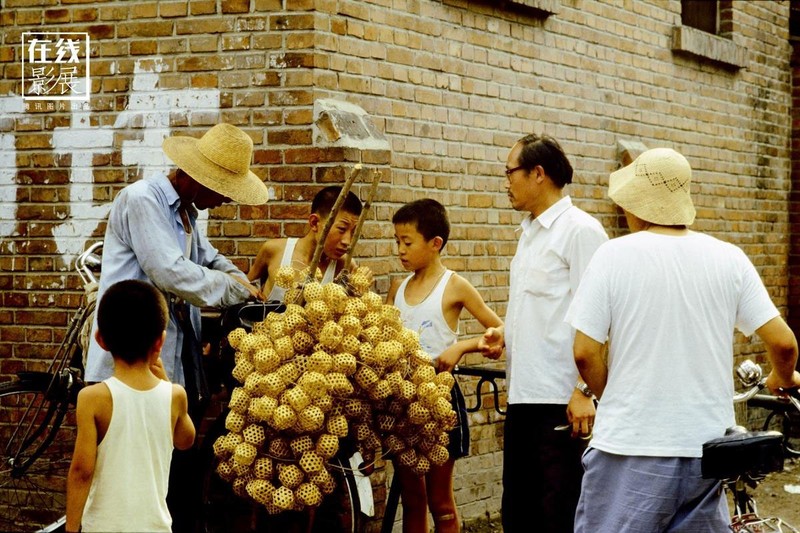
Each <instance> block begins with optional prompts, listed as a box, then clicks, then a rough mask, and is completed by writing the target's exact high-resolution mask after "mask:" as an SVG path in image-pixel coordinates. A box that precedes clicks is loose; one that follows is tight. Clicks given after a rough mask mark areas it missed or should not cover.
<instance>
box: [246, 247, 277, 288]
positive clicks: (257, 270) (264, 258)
mask: <svg viewBox="0 0 800 533" xmlns="http://www.w3.org/2000/svg"><path fill="white" fill-rule="evenodd" d="M272 248H273V246H272V240H269V241H267V242H265V243H264V244H262V245H261V249H259V250H258V254H257V255H256V259H255V261H253V266H252V267H250V270H249V271H248V272H247V279H248V280H249V281H256V280H258V281H260V282H261V285H262V287H263V285H264V280H266V279H267V277H269V262H270V261H271V260H272Z"/></svg>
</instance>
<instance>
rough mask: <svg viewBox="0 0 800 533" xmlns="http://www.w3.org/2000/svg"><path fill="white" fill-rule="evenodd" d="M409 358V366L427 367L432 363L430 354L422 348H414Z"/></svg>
mask: <svg viewBox="0 0 800 533" xmlns="http://www.w3.org/2000/svg"><path fill="white" fill-rule="evenodd" d="M410 360H411V366H414V367H417V366H422V367H428V366H431V365H432V364H433V359H431V356H430V355H429V354H427V353H425V352H424V351H423V350H416V351H415V352H414V353H413V354H411V357H410ZM431 368H433V367H431ZM435 374H436V371H434V375H435ZM431 379H433V378H431ZM431 379H428V380H426V381H431Z"/></svg>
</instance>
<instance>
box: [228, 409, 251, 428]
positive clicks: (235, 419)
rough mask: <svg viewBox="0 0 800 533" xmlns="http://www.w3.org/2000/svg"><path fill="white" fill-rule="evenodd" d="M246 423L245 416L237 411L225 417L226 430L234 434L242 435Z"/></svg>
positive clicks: (230, 412)
mask: <svg viewBox="0 0 800 533" xmlns="http://www.w3.org/2000/svg"><path fill="white" fill-rule="evenodd" d="M245 421H246V417H245V415H243V414H241V413H237V412H236V411H229V412H228V415H227V416H226V417H225V429H227V430H228V431H232V432H234V433H241V432H242V430H243V429H244V423H245Z"/></svg>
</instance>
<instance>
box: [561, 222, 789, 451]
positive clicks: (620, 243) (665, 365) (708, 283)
mask: <svg viewBox="0 0 800 533" xmlns="http://www.w3.org/2000/svg"><path fill="white" fill-rule="evenodd" d="M778 314H779V313H778V310H777V309H776V308H775V305H774V304H773V303H772V301H771V300H770V298H769V294H767V291H766V289H765V288H764V284H763V283H762V282H761V279H760V278H759V276H758V273H757V272H756V270H755V268H754V267H753V265H752V263H750V261H749V259H748V258H747V256H745V254H744V253H743V252H742V251H741V250H740V249H739V248H737V247H736V246H734V245H732V244H729V243H726V242H723V241H720V240H718V239H715V238H713V237H709V236H707V235H703V234H700V233H694V232H691V233H689V234H688V235H685V236H670V235H662V234H655V233H652V232H648V231H641V232H638V233H634V234H631V235H627V236H625V237H620V238H618V239H614V240H612V241H610V242H608V243H607V244H604V245H603V246H601V247H600V249H599V250H598V251H597V253H596V254H595V255H594V257H593V258H592V261H591V262H590V263H589V268H588V269H587V270H586V273H585V275H584V277H583V281H582V282H581V286H580V288H579V289H578V292H577V294H576V296H575V298H574V300H573V303H572V306H571V307H570V310H569V312H568V314H567V320H568V322H569V323H570V324H572V326H574V327H575V328H576V329H577V330H579V331H581V332H582V333H584V334H586V335H587V336H589V337H591V338H592V339H594V340H596V341H598V342H605V341H606V336H607V335H608V340H609V350H610V351H609V357H608V365H609V370H608V383H607V385H606V388H605V391H604V392H603V397H602V399H601V400H600V403H599V406H598V408H597V418H596V421H595V425H594V438H593V439H592V444H591V445H592V447H593V448H597V449H599V450H603V451H605V452H608V453H614V454H618V455H643V456H661V457H700V456H701V455H702V443H703V442H705V441H707V440H710V439H713V438H716V437H721V436H722V435H723V434H724V433H725V429H726V428H727V427H730V426H732V425H734V423H735V422H734V412H733V403H732V396H733V369H732V367H733V330H734V328H738V329H739V330H740V331H741V332H742V333H744V334H745V335H751V334H752V333H753V332H754V331H755V330H756V329H758V328H759V327H761V326H762V325H764V324H765V323H766V322H768V321H769V320H771V319H773V318H775V317H776V316H778Z"/></svg>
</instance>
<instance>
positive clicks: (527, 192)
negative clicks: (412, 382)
mask: <svg viewBox="0 0 800 533" xmlns="http://www.w3.org/2000/svg"><path fill="white" fill-rule="evenodd" d="M572 173H573V171H572V165H570V162H569V160H568V159H567V156H566V154H565V153H564V150H563V149H562V148H561V146H560V145H559V143H558V142H557V141H556V140H555V139H553V138H552V137H549V136H546V135H528V136H526V137H523V138H522V139H520V140H519V141H518V142H517V143H516V144H515V145H514V146H513V148H512V149H511V151H510V152H509V154H508V157H507V160H506V170H505V174H506V178H507V182H506V189H507V190H508V198H509V200H510V202H511V206H512V207H513V208H514V209H515V210H517V211H522V212H527V213H529V215H528V216H527V217H525V219H524V220H523V221H522V224H521V230H522V232H521V234H520V238H519V244H518V245H517V252H516V254H515V255H514V259H513V260H512V261H511V283H510V287H509V297H508V309H507V311H506V317H505V326H501V327H500V328H489V329H488V330H487V331H486V333H485V334H484V336H483V339H482V342H481V344H480V346H481V348H482V351H483V352H484V354H485V355H486V356H487V357H495V356H499V355H500V352H501V351H502V349H503V346H505V349H506V359H507V376H508V410H507V413H506V422H505V430H504V445H503V509H502V512H503V529H504V531H506V532H507V533H515V532H518V531H524V532H527V531H531V518H532V517H535V518H534V520H535V522H536V530H537V531H543V532H551V533H563V532H565V531H570V530H571V529H572V523H573V517H574V514H575V506H576V505H577V503H578V496H579V495H580V486H581V476H582V475H583V469H582V468H581V464H580V457H581V453H583V450H584V449H585V448H586V441H585V440H581V439H580V438H579V437H581V436H583V437H584V438H585V437H586V436H588V435H589V434H590V433H591V424H592V421H593V420H594V403H593V400H592V393H591V391H590V390H589V389H588V388H586V385H585V383H583V381H579V380H578V369H577V368H576V367H575V362H574V361H573V359H572V341H573V338H574V336H575V332H574V331H573V330H572V328H570V327H569V326H568V325H567V324H565V323H564V315H565V313H566V312H567V307H569V303H570V301H571V299H572V295H573V294H574V293H575V290H576V289H577V288H578V282H579V281H580V278H581V275H582V274H583V271H584V269H585V268H586V265H588V264H589V258H590V257H591V256H592V254H593V253H594V251H595V250H596V249H597V247H598V246H600V244H602V243H603V242H605V241H607V240H608V237H607V236H606V233H605V231H604V230H603V227H602V225H601V224H600V222H598V221H597V220H596V219H594V218H593V217H591V216H590V215H588V214H587V213H586V212H584V211H582V210H581V209H579V208H578V207H576V206H574V205H573V204H572V200H571V199H570V197H569V196H567V195H565V194H564V187H565V186H566V185H567V184H568V183H571V182H572ZM567 422H569V423H570V425H571V430H572V431H556V429H555V428H556V427H557V426H562V425H565V423H567Z"/></svg>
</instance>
